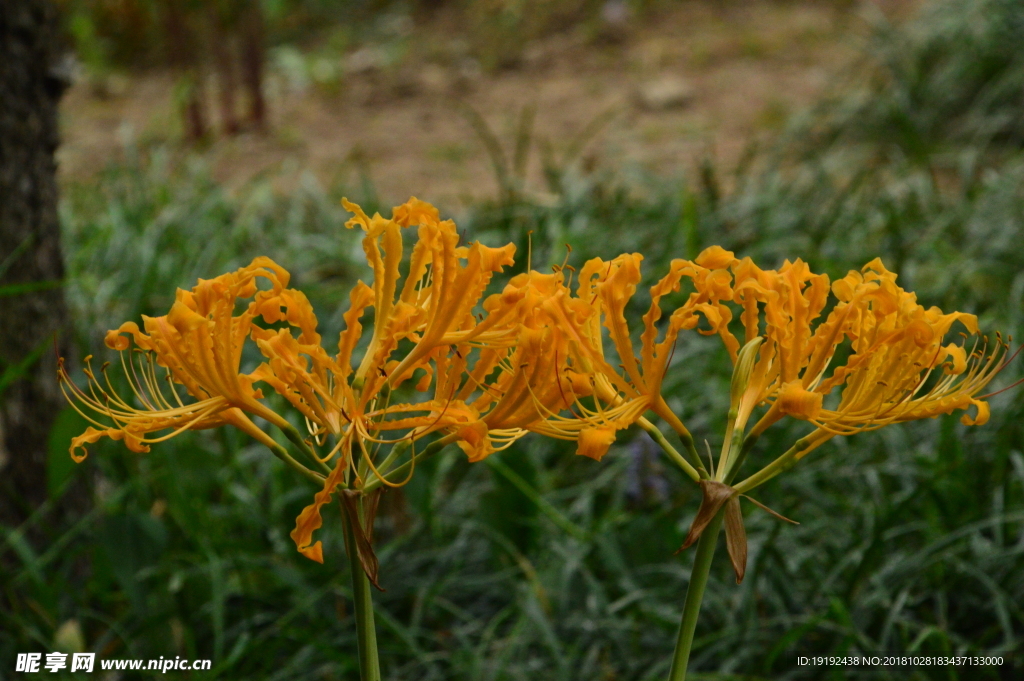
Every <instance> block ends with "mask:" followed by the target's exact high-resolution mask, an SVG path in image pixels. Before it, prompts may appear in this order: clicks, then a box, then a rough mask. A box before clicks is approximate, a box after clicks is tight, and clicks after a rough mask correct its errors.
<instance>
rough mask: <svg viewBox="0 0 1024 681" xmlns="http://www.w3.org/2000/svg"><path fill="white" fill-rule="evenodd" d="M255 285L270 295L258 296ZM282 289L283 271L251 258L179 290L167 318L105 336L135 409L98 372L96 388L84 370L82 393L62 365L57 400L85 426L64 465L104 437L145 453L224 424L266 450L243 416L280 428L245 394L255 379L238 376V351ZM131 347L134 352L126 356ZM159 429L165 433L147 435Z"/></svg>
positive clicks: (252, 392)
mask: <svg viewBox="0 0 1024 681" xmlns="http://www.w3.org/2000/svg"><path fill="white" fill-rule="evenodd" d="M259 279H263V280H266V281H267V282H268V283H269V284H270V286H271V288H270V289H269V290H266V291H260V290H258V289H257V280H259ZM287 284H288V273H287V272H285V271H284V270H283V269H281V268H280V267H279V266H278V265H277V264H275V263H274V262H273V261H272V260H270V259H269V258H256V259H255V260H253V261H252V263H251V264H250V265H248V266H247V267H243V268H241V269H239V270H237V271H235V272H232V273H229V274H224V275H221V276H219V277H216V278H215V279H210V280H203V279H201V280H200V281H199V283H198V284H197V285H196V286H195V287H194V288H193V289H192V290H191V291H184V290H180V289H179V290H178V293H177V296H176V299H175V302H174V304H173V305H172V306H171V309H170V311H169V312H168V314H166V315H165V316H163V317H143V326H144V328H145V332H143V331H142V330H140V329H139V327H138V325H137V324H135V323H134V322H127V323H125V324H123V325H122V326H121V327H120V328H119V329H116V330H113V331H110V332H108V333H107V337H106V344H107V346H108V347H110V348H111V349H113V350H118V351H120V352H121V361H122V366H123V368H124V372H125V377H126V379H127V380H128V384H129V386H130V388H131V391H132V393H133V395H134V397H135V399H136V400H137V401H138V403H139V405H140V406H133V405H132V404H131V402H130V401H129V400H125V399H124V398H122V397H121V396H119V395H118V394H117V391H116V390H115V389H114V388H113V386H112V385H111V383H110V381H109V379H107V378H106V376H105V369H106V365H104V371H103V373H104V380H103V381H102V382H101V381H100V380H99V379H98V378H97V376H96V374H95V373H94V372H93V370H92V367H91V365H90V364H89V363H88V362H87V363H86V369H85V373H86V376H87V377H88V379H89V387H88V389H87V391H83V390H81V389H79V388H78V387H77V386H76V385H75V384H74V383H73V382H72V381H71V378H70V376H69V375H68V373H67V371H66V370H65V369H64V368H63V362H62V363H61V369H60V376H59V377H60V379H61V386H62V389H63V390H64V394H65V396H66V397H67V398H68V400H69V402H70V403H71V404H72V405H73V406H74V407H75V408H76V409H77V410H78V411H79V413H81V414H82V415H83V416H84V417H85V418H86V419H87V420H88V421H89V422H90V423H92V424H93V427H90V428H88V429H87V430H86V432H85V433H83V434H82V435H81V436H79V437H77V438H75V439H74V440H73V441H72V444H71V456H72V458H74V459H75V460H76V461H81V460H82V459H84V458H85V456H86V455H85V454H81V455H78V454H77V453H76V452H77V450H79V449H83V450H84V446H85V445H86V444H90V443H94V442H96V441H98V440H99V439H100V438H101V437H104V436H105V437H110V438H112V439H116V440H123V441H124V442H125V444H126V445H127V446H128V447H129V448H130V449H131V450H132V451H135V452H146V451H149V446H148V445H149V444H152V443H154V442H161V441H163V440H166V439H168V438H170V437H173V436H174V435H176V434H178V433H180V432H182V431H184V430H196V429H202V428H213V427H216V426H219V425H225V424H230V425H233V426H235V427H237V428H239V429H240V430H242V431H244V432H246V433H247V434H249V435H250V436H252V437H253V438H255V439H256V440H258V441H260V442H262V443H263V444H267V445H270V444H272V443H273V440H271V439H270V437H269V436H268V435H267V434H266V433H264V432H263V431H262V430H260V428H259V427H257V426H256V424H255V423H253V422H252V421H251V420H250V418H249V415H253V416H259V417H261V418H264V419H266V420H267V421H269V422H270V423H273V424H275V425H278V426H284V425H287V421H285V419H284V418H283V417H281V416H280V415H278V414H277V413H275V412H274V411H273V410H271V409H270V408H268V407H267V406H266V405H264V404H263V403H262V402H260V399H261V398H262V393H261V392H260V391H259V390H258V389H255V388H253V383H254V382H255V381H256V380H257V377H256V376H254V375H248V374H242V373H239V366H240V364H241V358H242V346H243V345H244V343H245V340H246V338H247V337H248V335H249V333H250V331H251V328H252V320H253V319H254V318H255V317H256V316H258V314H259V312H258V311H259V308H260V306H261V305H262V303H263V301H264V300H265V299H267V298H268V297H272V296H274V295H276V294H277V292H279V291H281V290H282V289H284V287H285V286H287ZM248 298H252V299H253V300H252V302H251V303H250V304H249V306H248V308H247V309H246V310H245V311H244V312H243V313H241V314H240V315H238V316H235V314H234V311H235V305H236V302H237V301H239V300H245V299H248ZM132 342H134V345H135V349H134V350H133V351H130V352H129V348H130V346H131V344H132ZM126 352H127V353H128V357H127V358H126V357H125V354H126ZM161 373H163V376H161V375H160V374H161ZM164 382H166V383H167V387H164V386H163V385H162V384H163V383H164ZM176 386H181V387H183V388H184V389H185V391H186V392H187V393H188V394H189V395H190V396H191V397H192V398H193V401H189V402H186V401H185V400H183V399H182V397H181V395H179V390H178V388H177V387H176ZM165 430H170V431H171V432H170V433H169V434H165V435H163V436H159V437H150V436H149V435H150V433H155V432H159V431H165Z"/></svg>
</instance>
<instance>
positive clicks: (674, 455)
mask: <svg viewBox="0 0 1024 681" xmlns="http://www.w3.org/2000/svg"><path fill="white" fill-rule="evenodd" d="M637 425H639V426H640V427H641V428H643V429H644V430H645V431H646V432H647V434H648V435H650V436H651V439H652V440H654V441H655V442H657V443H658V446H659V447H661V448H662V449H663V450H664V451H665V453H666V454H668V456H669V458H670V459H672V460H673V461H675V462H676V464H678V465H679V467H680V468H682V469H683V472H684V473H686V474H687V475H689V476H690V477H691V478H693V481H694V482H700V477H701V476H700V473H698V472H697V469H696V468H694V467H693V466H691V465H690V462H689V461H687V460H686V459H685V458H684V457H683V455H682V454H680V453H679V452H678V451H676V448H675V447H673V446H672V445H671V444H670V443H669V441H668V440H667V439H666V438H665V436H664V435H663V434H662V432H661V431H660V430H659V429H658V427H657V426H655V425H654V424H653V423H651V422H650V421H648V420H647V419H645V418H644V417H642V416H641V417H640V418H639V419H638V420H637Z"/></svg>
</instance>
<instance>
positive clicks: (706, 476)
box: [676, 430, 711, 480]
mask: <svg viewBox="0 0 1024 681" xmlns="http://www.w3.org/2000/svg"><path fill="white" fill-rule="evenodd" d="M676 435H678V436H679V440H680V442H682V443H683V447H684V448H685V449H686V451H687V452H688V453H689V455H690V461H691V462H693V463H694V465H695V466H696V467H697V471H698V472H699V474H700V477H701V479H702V480H710V479H711V474H710V473H708V469H707V468H705V467H704V462H703V461H701V458H700V454H698V453H697V447H696V446H694V444H693V435H690V433H688V432H681V431H678V430H677V431H676Z"/></svg>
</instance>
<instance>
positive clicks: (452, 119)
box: [59, 0, 905, 209]
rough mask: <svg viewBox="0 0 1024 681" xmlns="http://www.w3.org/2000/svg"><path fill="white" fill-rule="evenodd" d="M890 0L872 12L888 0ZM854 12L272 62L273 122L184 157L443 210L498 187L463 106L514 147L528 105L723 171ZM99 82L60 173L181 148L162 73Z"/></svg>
mask: <svg viewBox="0 0 1024 681" xmlns="http://www.w3.org/2000/svg"><path fill="white" fill-rule="evenodd" d="M903 4H905V3H903ZM890 5H891V6H888V7H887V6H882V8H881V9H882V10H884V11H886V12H887V13H893V12H898V11H899V10H900V9H901V8H902V5H901V4H900V3H896V4H895V5H892V3H890ZM893 7H896V9H895V10H894V9H893ZM876 9H877V7H876ZM864 11H865V10H864V8H863V7H861V8H857V7H856V6H852V5H843V4H836V3H825V2H820V1H819V2H807V1H803V2H801V1H796V0H792V1H790V2H785V3H780V2H766V1H763V0H753V1H752V2H749V3H745V4H740V3H725V4H722V3H716V2H714V1H711V0H691V1H689V2H685V3H680V4H678V5H675V6H673V7H671V8H670V9H665V10H663V11H661V12H659V13H658V14H656V15H653V16H647V17H643V18H642V19H637V20H635V21H634V22H633V25H631V26H630V27H629V30H628V31H626V34H625V37H624V38H623V39H622V40H618V41H600V40H599V41H593V40H586V39H584V38H582V37H580V36H581V34H580V32H573V31H568V32H565V33H562V34H558V35H554V36H551V37H548V38H545V39H543V40H541V41H537V42H534V43H533V44H530V45H528V46H526V48H525V50H524V58H523V60H522V62H521V64H520V65H519V66H518V67H517V68H515V69H506V70H502V71H498V72H495V73H492V74H484V73H482V72H481V71H480V70H479V68H474V64H472V63H471V62H470V63H469V64H468V66H467V63H466V62H458V63H455V64H452V63H447V64H445V63H436V62H435V61H428V60H427V59H426V58H424V57H422V56H412V57H410V58H407V59H406V60H405V61H404V62H403V63H402V64H401V65H400V66H399V67H397V68H387V69H383V68H376V67H375V66H374V65H373V63H372V60H369V61H370V62H371V63H369V64H366V63H362V64H356V65H355V67H353V66H352V65H353V59H352V57H351V55H349V57H348V61H347V62H345V63H346V64H347V65H348V67H349V68H348V69H347V70H346V71H345V76H344V78H343V79H341V80H340V81H338V82H336V83H332V84H331V86H330V87H318V86H317V85H316V84H315V83H313V84H310V83H299V84H296V83H294V82H290V81H289V79H288V77H287V74H285V73H284V72H283V71H282V70H281V69H280V68H277V67H273V68H272V69H271V73H270V76H269V77H268V79H267V83H266V90H267V93H268V97H269V103H270V111H271V127H270V132H269V133H268V134H265V135H260V134H256V133H253V132H243V133H242V134H240V135H236V136H234V137H224V136H219V137H216V138H215V139H213V140H212V141H211V142H210V143H208V144H207V145H205V146H203V147H201V148H198V149H197V152H198V153H200V154H201V155H202V156H204V157H205V160H206V162H207V163H209V164H210V167H211V169H212V171H213V174H214V176H215V177H216V178H217V179H218V180H220V181H222V182H224V183H225V184H226V185H227V186H229V187H237V186H239V185H240V184H242V183H244V182H245V181H247V180H248V179H250V178H252V177H253V176H255V175H256V174H259V173H271V174H278V175H288V174H292V175H294V174H295V172H297V171H298V170H304V169H309V170H312V171H313V172H314V173H315V174H316V175H317V176H318V177H319V178H320V179H321V181H323V182H324V183H325V184H331V183H336V182H340V183H342V184H344V185H347V186H351V185H352V183H353V182H354V179H355V177H356V176H357V175H358V174H359V173H366V174H368V175H369V177H370V178H371V179H372V181H373V183H374V184H375V186H376V187H377V191H378V192H379V194H380V195H381V197H382V198H384V199H385V200H402V199H404V198H405V197H408V196H409V195H410V194H415V195H417V196H420V197H422V198H426V199H429V200H431V201H434V202H436V203H440V204H442V205H445V206H448V207H450V208H453V209H454V208H458V207H461V206H464V205H465V204H466V203H467V202H470V201H472V200H475V199H479V198H481V197H485V196H493V195H494V193H495V191H496V183H495V176H494V172H493V171H492V169H491V162H490V158H489V156H488V154H487V152H486V150H485V147H484V144H483V143H482V141H481V138H480V136H479V135H478V134H477V133H475V132H474V130H473V128H472V126H471V125H470V124H469V122H468V121H467V118H466V116H465V115H464V114H463V113H460V111H462V109H460V107H461V106H462V105H463V104H468V105H469V106H471V107H472V108H473V109H475V110H476V111H478V112H479V114H480V115H481V116H482V117H483V119H484V120H485V121H486V122H487V124H488V126H489V127H490V128H491V129H492V130H493V131H494V132H495V134H496V136H497V137H498V138H499V139H500V140H501V142H502V143H503V145H504V146H505V149H506V153H507V154H511V147H512V143H513V142H512V141H513V139H514V137H515V126H516V121H517V120H518V117H519V115H520V113H521V111H522V110H523V107H524V106H533V107H535V108H536V119H535V125H534V139H535V140H538V141H544V140H546V141H547V142H548V143H550V145H551V148H553V149H554V150H555V151H556V153H558V152H559V151H560V150H562V151H564V150H565V149H566V148H567V147H568V146H570V145H571V142H572V139H573V138H574V137H575V136H577V135H578V134H579V133H580V131H581V130H582V129H584V128H585V126H587V124H588V123H589V122H591V121H593V120H595V118H596V117H599V116H601V115H602V114H604V113H605V112H612V113H610V114H609V116H610V121H609V122H608V123H607V125H605V126H604V127H603V128H602V130H601V132H600V133H599V134H598V135H597V136H596V137H595V138H594V139H593V140H592V141H591V142H590V143H589V145H588V147H587V151H586V154H585V157H587V160H588V162H591V163H602V164H603V163H613V164H617V167H628V165H630V164H634V165H636V164H638V165H640V166H642V167H644V168H647V169H649V170H652V171H654V172H657V173H660V174H667V175H684V174H687V173H690V172H692V170H693V168H694V166H695V164H696V163H697V162H698V161H699V160H701V159H703V158H711V159H712V160H714V161H715V162H716V163H717V164H719V166H721V167H724V168H726V169H728V168H729V167H730V166H733V165H735V163H736V162H737V160H738V159H739V157H740V156H741V154H742V153H743V150H744V149H745V148H746V146H747V145H748V144H749V143H750V142H751V140H754V139H756V138H757V137H758V136H763V135H770V134H771V133H772V132H773V131H775V130H777V129H778V128H779V127H780V126H781V125H782V124H783V123H784V121H785V119H786V117H787V116H788V115H789V114H791V113H792V112H794V111H797V110H799V109H801V108H802V107H804V106H806V105H807V104H809V103H810V102H812V101H813V100H814V99H815V98H816V97H818V96H820V94H821V93H822V92H823V91H824V90H826V89H827V88H828V87H829V85H830V78H832V76H833V74H835V73H836V72H837V71H838V70H839V68H840V67H841V65H842V64H844V63H846V62H848V61H849V60H850V59H851V58H852V57H853V56H854V55H855V54H856V51H857V47H856V45H857V36H858V35H861V34H863V32H864V28H865V21H864V19H863V16H864ZM431 31H433V33H431ZM439 31H443V28H442V27H436V26H435V27H433V28H432V27H431V26H429V25H428V26H426V27H420V28H417V29H415V32H414V33H413V34H412V35H411V37H409V38H408V40H410V41H413V42H415V41H417V40H420V39H421V38H420V36H421V35H422V36H423V37H422V40H425V41H426V40H433V41H435V43H436V41H437V40H438V39H441V40H443V39H444V36H443V34H441V35H439ZM423 53H424V51H420V52H417V51H412V52H410V54H412V55H417V54H419V55H422V54H423ZM364 54H366V53H365V52H364ZM371 54H372V53H371ZM272 61H273V60H272ZM278 61H281V60H280V59H279V60H278ZM363 61H364V62H365V61H367V60H363ZM275 63H276V62H275ZM321 66H322V65H321ZM327 66H328V67H331V66H332V65H331V64H327ZM108 89H110V90H113V91H114V92H115V94H110V93H109V92H108V93H107V94H105V95H103V96H99V95H98V94H97V93H96V89H95V87H93V86H90V85H88V84H85V83H81V84H77V85H75V86H74V87H73V88H72V89H71V91H70V92H69V94H68V95H67V97H66V98H65V100H64V105H63V112H62V115H63V131H64V132H63V134H64V138H63V146H62V147H61V149H60V152H59V162H60V172H61V176H62V179H63V180H65V181H68V180H80V179H85V178H87V177H88V176H90V175H91V174H92V173H94V172H95V171H96V170H97V169H98V168H101V167H102V166H103V164H105V163H106V162H108V161H110V160H111V159H113V158H116V156H117V154H118V153H120V150H121V149H123V148H124V144H125V143H127V142H128V141H129V140H136V141H141V142H144V143H152V142H157V143H160V142H163V143H167V144H169V145H171V146H172V147H175V148H181V146H182V141H181V140H182V137H181V132H180V131H181V123H180V121H179V118H178V114H177V108H176V106H175V104H174V91H175V88H174V80H173V78H172V77H171V76H170V75H167V74H163V75H161V74H151V73H150V74H142V75H135V76H128V77H126V78H124V79H122V80H120V81H118V82H117V83H116V87H114V88H108ZM210 94H211V96H210V97H209V99H210V101H211V102H212V101H213V96H212V94H213V92H212V89H211V93H210ZM212 109H213V107H212V106H211V114H213V111H212ZM539 165H540V162H539V160H538V157H537V155H536V154H535V155H534V157H533V159H532V161H531V166H530V173H529V176H530V178H531V181H530V184H531V185H532V186H533V187H534V189H538V190H539V189H540V188H541V183H540V181H539V179H537V178H538V177H539V171H538V168H539Z"/></svg>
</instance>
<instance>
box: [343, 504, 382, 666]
mask: <svg viewBox="0 0 1024 681" xmlns="http://www.w3.org/2000/svg"><path fill="white" fill-rule="evenodd" d="M341 515H342V518H343V520H344V525H345V552H346V553H348V562H349V567H350V569H351V571H352V604H353V606H354V607H355V611H356V640H357V643H358V647H359V678H360V681H380V658H379V657H378V655H377V630H376V628H375V627H374V624H373V597H372V594H371V592H370V580H369V579H367V577H366V573H365V572H363V565H362V563H360V562H359V554H358V552H357V551H356V540H355V536H354V534H353V529H352V523H355V522H359V519H358V518H353V517H351V516H350V515H349V513H348V511H347V510H346V508H345V505H344V504H342V505H341Z"/></svg>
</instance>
